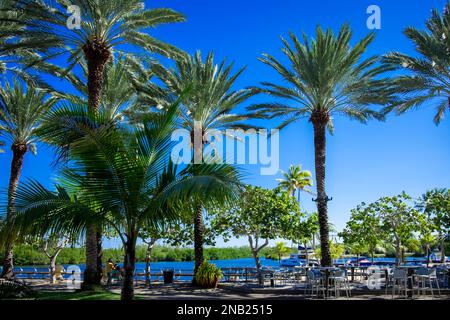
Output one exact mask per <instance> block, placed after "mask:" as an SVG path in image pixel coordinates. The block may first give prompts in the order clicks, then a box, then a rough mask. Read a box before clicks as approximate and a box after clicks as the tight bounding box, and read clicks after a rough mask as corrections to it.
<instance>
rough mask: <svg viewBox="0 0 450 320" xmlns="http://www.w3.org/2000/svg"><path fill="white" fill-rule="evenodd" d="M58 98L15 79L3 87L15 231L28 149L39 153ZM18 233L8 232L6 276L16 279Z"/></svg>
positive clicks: (1, 125) (2, 125)
mask: <svg viewBox="0 0 450 320" xmlns="http://www.w3.org/2000/svg"><path fill="white" fill-rule="evenodd" d="M55 102H56V99H55V98H53V97H47V94H46V93H45V92H43V91H40V90H38V89H36V88H34V87H30V86H29V87H28V88H25V86H24V85H22V84H20V83H18V82H14V83H13V85H11V84H10V83H9V82H7V83H6V85H5V88H4V89H2V88H0V131H2V132H3V135H4V136H5V137H6V139H7V140H8V141H9V143H10V145H11V151H12V154H13V157H12V161H11V171H10V176H9V185H8V205H7V222H8V223H9V224H10V225H9V228H10V230H12V227H13V225H14V217H15V214H14V200H15V192H16V189H17V186H18V184H19V178H20V174H21V171H22V166H23V161H24V157H25V154H26V153H27V151H31V153H33V154H36V152H37V148H36V141H37V137H36V130H37V129H38V128H39V124H40V121H41V119H42V117H43V115H44V114H46V113H47V112H48V111H49V110H50V109H51V108H52V106H53V105H54V103H55ZM14 238H15V235H14V232H13V231H11V232H9V234H8V239H7V241H6V245H5V255H4V259H3V271H2V275H1V276H2V277H6V278H13V277H14V272H13V267H14V263H13V246H14Z"/></svg>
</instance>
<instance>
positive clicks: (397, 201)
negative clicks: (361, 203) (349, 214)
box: [369, 192, 426, 265]
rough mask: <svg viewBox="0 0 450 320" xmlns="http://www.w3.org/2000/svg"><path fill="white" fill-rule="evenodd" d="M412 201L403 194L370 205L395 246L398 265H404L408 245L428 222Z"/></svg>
mask: <svg viewBox="0 0 450 320" xmlns="http://www.w3.org/2000/svg"><path fill="white" fill-rule="evenodd" d="M411 200H412V199H411V197H410V196H408V195H407V194H406V193H405V192H403V193H401V194H399V195H397V196H393V197H382V198H380V199H378V200H377V201H376V202H374V203H372V204H370V205H369V207H370V209H369V210H370V211H372V210H373V211H374V212H375V215H376V216H377V217H378V219H379V221H380V224H381V228H382V230H383V231H384V235H385V236H386V238H387V239H388V241H389V242H391V243H393V244H394V247H395V257H396V264H397V265H400V264H401V263H403V261H404V259H403V258H404V251H405V248H406V245H407V244H408V243H410V239H411V238H413V236H414V233H417V232H419V231H420V230H421V228H422V226H423V225H424V223H425V220H426V216H425V215H424V214H422V213H420V212H419V211H418V210H416V209H415V208H414V207H413V206H412V204H411Z"/></svg>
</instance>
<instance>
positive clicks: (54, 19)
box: [5, 0, 184, 284]
mask: <svg viewBox="0 0 450 320" xmlns="http://www.w3.org/2000/svg"><path fill="white" fill-rule="evenodd" d="M16 3H17V4H16V6H15V11H18V12H21V13H23V15H21V16H20V17H21V19H17V21H18V22H17V24H18V25H19V26H20V27H24V28H25V30H26V31H27V32H33V33H34V36H35V38H36V40H35V41H36V42H39V43H41V44H42V45H43V46H44V47H46V48H49V49H52V50H50V51H49V52H48V53H47V54H46V55H44V59H48V58H53V57H55V56H58V55H66V56H67V55H68V60H67V65H68V67H67V68H66V71H65V73H64V74H63V75H64V76H66V75H67V74H68V73H69V72H70V71H71V70H72V69H73V68H74V67H75V66H76V65H79V64H80V62H81V61H82V60H83V59H84V60H85V61H86V63H87V69H88V72H87V78H88V80H87V87H88V106H89V108H90V109H91V111H92V112H97V111H98V109H99V108H100V103H101V101H100V100H101V96H102V89H103V81H104V72H105V67H106V64H107V63H108V61H109V59H110V58H111V57H112V56H113V54H114V52H118V51H121V50H123V45H131V46H134V47H137V48H140V49H144V50H145V51H148V52H155V53H158V54H162V55H165V56H169V57H172V56H181V55H182V53H181V52H180V50H178V49H177V48H175V47H173V46H171V45H169V44H167V43H164V42H162V41H160V40H158V39H155V38H154V37H152V36H150V35H149V34H148V33H146V32H145V30H146V29H149V28H152V27H156V26H158V25H160V24H164V23H172V22H179V21H184V17H183V16H182V15H181V14H179V13H177V12H175V11H173V10H171V9H145V5H144V1H142V0H111V1H103V0H74V1H72V0H71V1H68V0H57V1H53V0H21V1H16ZM70 5H72V6H77V7H78V8H79V9H80V14H81V19H80V25H79V28H78V27H75V28H68V27H67V23H68V21H71V13H70V12H69V11H68V10H67V8H68V6H70ZM27 36H28V34H27V33H25V34H24V36H23V37H22V38H27ZM22 46H23V45H22V44H21V42H16V43H12V44H9V45H8V46H6V47H5V50H7V51H9V52H11V51H14V50H17V49H19V48H22ZM47 51H48V50H47ZM36 63H39V64H41V61H39V59H38V60H37V62H36ZM57 70H58V69H57ZM57 70H54V74H55V75H57V76H61V74H60V73H59V71H57ZM49 71H51V70H49ZM94 231H95V230H94V228H91V229H90V231H89V232H88V233H87V238H86V241H87V244H86V246H87V247H90V248H92V250H91V251H92V256H94V255H95V254H96V253H95V250H94V247H95V246H96V247H98V250H101V249H100V247H101V244H98V243H99V242H100V243H101V232H100V231H98V230H97V232H94ZM97 256H99V252H97ZM98 260H100V259H98ZM99 264H101V262H100V261H99ZM100 273H101V266H100V265H99V266H98V268H97V270H90V269H88V268H86V272H85V278H84V283H85V284H92V283H94V284H95V283H99V282H100Z"/></svg>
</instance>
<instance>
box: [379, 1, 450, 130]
mask: <svg viewBox="0 0 450 320" xmlns="http://www.w3.org/2000/svg"><path fill="white" fill-rule="evenodd" d="M426 27H427V30H422V31H421V30H417V29H416V28H414V27H408V28H406V29H405V31H404V33H405V35H406V36H407V37H408V38H409V39H410V40H411V41H412V42H413V43H414V45H415V47H416V50H417V52H418V53H419V56H418V57H411V56H408V55H406V54H402V53H399V52H392V53H390V54H387V55H386V56H385V57H384V59H383V61H384V63H385V64H386V65H387V66H389V67H390V68H393V69H398V70H404V71H407V74H405V75H400V76H398V77H396V78H395V79H394V81H393V87H392V90H393V91H394V92H395V93H397V98H398V99H397V101H396V102H395V103H393V104H391V105H390V106H389V107H387V108H386V111H391V110H395V111H396V113H397V114H401V113H404V112H406V111H408V110H410V109H412V108H416V107H420V106H422V105H424V104H426V103H429V104H430V105H431V106H434V107H435V108H436V114H435V116H434V122H435V123H436V124H439V122H440V121H441V120H442V119H443V117H444V115H445V112H446V111H447V112H448V110H449V109H450V55H449V51H450V3H447V4H446V6H445V10H444V12H443V13H442V16H441V15H440V14H439V12H438V11H437V10H433V11H432V15H431V18H430V19H429V20H428V21H427V22H426Z"/></svg>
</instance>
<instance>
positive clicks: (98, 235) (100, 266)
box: [95, 228, 103, 284]
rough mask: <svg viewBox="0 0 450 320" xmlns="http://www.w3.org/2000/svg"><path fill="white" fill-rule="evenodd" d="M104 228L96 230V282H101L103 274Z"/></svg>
mask: <svg viewBox="0 0 450 320" xmlns="http://www.w3.org/2000/svg"><path fill="white" fill-rule="evenodd" d="M102 238H103V234H102V229H101V228H96V232H95V244H96V245H97V278H96V279H95V284H100V281H101V280H102V276H103V262H102V259H103V249H102Z"/></svg>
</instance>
